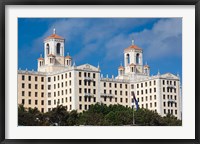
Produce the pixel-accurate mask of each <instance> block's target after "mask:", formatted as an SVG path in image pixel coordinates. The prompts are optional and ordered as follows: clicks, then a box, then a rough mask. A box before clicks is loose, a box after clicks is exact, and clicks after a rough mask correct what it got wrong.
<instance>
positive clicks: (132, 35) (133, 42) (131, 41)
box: [131, 34, 134, 45]
mask: <svg viewBox="0 0 200 144" xmlns="http://www.w3.org/2000/svg"><path fill="white" fill-rule="evenodd" d="M131 42H132V45H134V38H133V34H132V41H131Z"/></svg>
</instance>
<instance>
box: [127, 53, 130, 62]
mask: <svg viewBox="0 0 200 144" xmlns="http://www.w3.org/2000/svg"><path fill="white" fill-rule="evenodd" d="M126 61H127V64H130V55H129V54H127V55H126Z"/></svg>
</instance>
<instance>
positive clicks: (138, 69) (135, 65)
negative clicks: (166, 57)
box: [38, 29, 150, 79]
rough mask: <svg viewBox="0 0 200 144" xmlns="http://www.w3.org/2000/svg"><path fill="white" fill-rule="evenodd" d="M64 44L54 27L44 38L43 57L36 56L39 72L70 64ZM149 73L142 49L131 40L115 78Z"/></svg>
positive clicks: (69, 57) (54, 69)
mask: <svg viewBox="0 0 200 144" xmlns="http://www.w3.org/2000/svg"><path fill="white" fill-rule="evenodd" d="M64 44H65V39H64V38H63V37H61V36H59V35H57V34H56V30H55V29H54V30H53V34H52V35H50V36H48V37H47V38H46V39H45V40H44V58H43V57H42V56H40V58H38V71H39V72H53V71H59V70H62V69H63V68H69V67H71V66H72V58H71V56H69V54H68V55H67V56H64V49H65V48H64ZM149 74H150V67H149V66H148V65H144V66H143V54H142V49H141V48H139V47H138V46H136V45H135V44H134V40H132V44H131V46H129V47H128V48H125V49H124V66H122V65H121V66H120V67H119V68H118V76H117V78H118V79H126V77H130V76H134V75H141V76H149Z"/></svg>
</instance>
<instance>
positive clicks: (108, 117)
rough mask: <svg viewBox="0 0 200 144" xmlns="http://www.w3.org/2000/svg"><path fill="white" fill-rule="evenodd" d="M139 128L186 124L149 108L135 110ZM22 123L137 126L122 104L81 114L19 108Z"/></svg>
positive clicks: (60, 108)
mask: <svg viewBox="0 0 200 144" xmlns="http://www.w3.org/2000/svg"><path fill="white" fill-rule="evenodd" d="M134 118H135V124H136V125H137V126H181V125H182V121H181V120H177V118H176V117H175V116H173V115H167V116H165V117H161V116H160V115H159V114H158V113H156V112H154V111H150V110H148V109H138V110H137V111H134ZM18 124H19V125H23V126H75V125H91V126H124V125H133V110H132V109H131V108H128V107H124V106H122V105H119V104H117V105H109V106H106V105H105V104H102V103H101V104H99V103H96V104H95V105H91V106H90V109H89V110H87V111H83V112H82V113H77V111H75V110H72V111H71V112H69V111H67V107H65V106H62V105H60V106H57V107H56V108H54V109H52V110H51V111H50V112H47V113H41V112H39V111H38V110H37V109H36V108H34V109H31V108H28V109H26V108H24V106H23V105H19V106H18Z"/></svg>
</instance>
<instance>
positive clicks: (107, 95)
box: [101, 93, 114, 98]
mask: <svg viewBox="0 0 200 144" xmlns="http://www.w3.org/2000/svg"><path fill="white" fill-rule="evenodd" d="M101 97H112V98H114V95H113V94H105V93H102V94H101Z"/></svg>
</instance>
